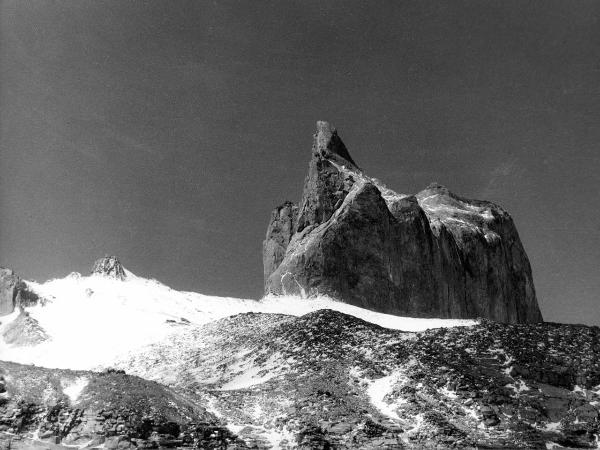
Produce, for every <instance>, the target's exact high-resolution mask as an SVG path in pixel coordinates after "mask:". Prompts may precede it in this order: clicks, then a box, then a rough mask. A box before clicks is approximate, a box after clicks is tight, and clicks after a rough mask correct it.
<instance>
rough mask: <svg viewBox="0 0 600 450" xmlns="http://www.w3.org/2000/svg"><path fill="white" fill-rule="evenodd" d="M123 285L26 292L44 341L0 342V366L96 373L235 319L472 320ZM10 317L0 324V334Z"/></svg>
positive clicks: (141, 283) (79, 283) (112, 282)
mask: <svg viewBox="0 0 600 450" xmlns="http://www.w3.org/2000/svg"><path fill="white" fill-rule="evenodd" d="M126 273H127V278H126V280H125V281H120V280H116V279H113V278H109V277H104V276H101V275H92V276H88V277H73V276H67V277H66V278H63V279H56V280H50V281H48V282H46V283H42V284H38V283H33V282H29V283H28V284H29V286H30V287H31V289H33V290H35V292H37V293H38V294H39V295H40V296H42V297H44V298H46V299H47V301H46V302H42V303H41V304H39V305H35V306H32V307H28V308H26V309H27V311H28V312H29V314H30V316H31V317H32V318H33V319H35V320H36V321H37V322H38V323H39V325H40V326H41V327H42V328H43V329H44V331H45V332H46V333H47V334H48V336H49V337H50V339H49V340H47V341H45V342H42V343H40V344H37V345H35V346H18V345H16V344H14V345H8V344H6V343H5V342H4V341H3V340H2V339H1V338H0V360H5V361H14V362H19V363H23V364H36V365H38V366H43V367H54V368H70V369H82V370H85V369H97V368H103V367H108V366H110V364H111V363H112V362H114V361H115V360H116V359H118V358H119V357H121V356H124V355H126V354H129V353H131V352H134V351H136V350H139V349H141V348H142V347H144V346H146V345H148V344H152V343H155V342H159V341H162V340H164V339H165V338H166V337H167V336H168V335H172V334H178V333H181V331H183V330H185V329H187V327H189V326H194V325H201V324H204V323H207V322H210V321H214V320H218V319H221V318H223V317H227V316H231V315H234V314H239V313H246V312H257V313H275V314H289V315H294V316H302V315H304V314H307V313H310V312H313V311H317V310H320V309H333V310H336V311H339V312H342V313H345V314H349V315H352V316H354V317H357V318H360V319H363V320H365V321H368V322H371V323H374V324H377V325H380V326H382V327H386V328H391V329H395V330H404V331H411V332H416V331H424V330H427V329H429V328H439V327H454V326H470V325H474V324H476V323H477V322H476V321H474V320H454V319H416V318H409V317H398V316H394V315H390V314H382V313H377V312H374V311H369V310H366V309H363V308H359V307H356V306H352V305H348V304H346V303H341V302H337V301H334V300H332V299H330V298H326V297H319V298H308V299H307V298H300V297H293V296H272V297H266V298H264V299H262V300H249V299H238V298H226V297H214V296H207V295H202V294H197V293H194V292H180V291H176V290H174V289H171V288H169V287H168V286H165V285H164V284H161V283H159V282H158V281H155V280H147V279H145V278H141V277H137V276H135V275H134V274H132V273H131V272H129V271H126ZM13 316H14V317H16V314H13V315H11V316H5V317H2V318H0V322H2V325H0V333H1V331H2V328H3V327H5V326H6V325H7V324H8V323H9V322H10V321H11V320H13V319H14V317H13Z"/></svg>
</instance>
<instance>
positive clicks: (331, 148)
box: [313, 120, 358, 168]
mask: <svg viewBox="0 0 600 450" xmlns="http://www.w3.org/2000/svg"><path fill="white" fill-rule="evenodd" d="M313 151H314V152H315V153H318V154H320V155H322V156H324V157H327V158H332V159H338V158H337V157H339V158H342V159H344V160H345V161H347V162H348V163H350V164H352V165H353V166H354V167H356V168H358V166H357V165H356V163H355V162H354V160H353V159H352V157H351V156H350V153H349V152H348V149H347V148H346V146H345V145H344V143H343V142H342V140H341V139H340V137H339V136H338V134H337V130H336V129H335V127H334V126H333V125H331V124H330V123H329V122H324V121H321V120H319V121H318V122H317V132H316V133H315V136H314V144H313ZM338 162H341V163H342V164H344V162H343V161H338ZM346 165H347V163H346Z"/></svg>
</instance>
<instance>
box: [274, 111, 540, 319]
mask: <svg viewBox="0 0 600 450" xmlns="http://www.w3.org/2000/svg"><path fill="white" fill-rule="evenodd" d="M263 261H264V276H265V292H266V293H267V294H269V293H270V294H294V295H300V296H302V297H307V296H313V295H317V296H318V295H327V296H331V297H333V298H336V299H339V300H341V301H344V302H349V303H351V304H353V305H357V306H360V307H363V308H368V309H372V310H375V311H381V312H385V313H390V314H398V315H410V316H417V317H446V318H476V317H482V318H487V319H491V320H496V321H500V322H509V323H535V322H540V321H542V315H541V312H540V309H539V307H538V303H537V299H536V295H535V288H534V285H533V279H532V275H531V267H530V265H529V260H528V259H527V255H526V254H525V250H524V249H523V245H522V244H521V241H520V239H519V235H518V233H517V229H516V227H515V225H514V223H513V220H512V219H511V217H510V215H509V214H508V213H507V212H506V211H504V210H503V209H502V208H501V207H500V206H498V205H496V204H494V203H491V202H487V201H479V200H469V199H466V198H463V197H459V196H458V195H455V194H453V193H452V192H450V191H449V190H448V189H447V188H445V187H443V186H440V185H438V184H432V185H430V186H429V187H428V188H427V189H425V190H423V191H421V192H419V193H418V194H416V195H403V194H398V193H396V192H394V191H392V190H391V189H388V188H387V187H385V186H384V185H383V184H382V183H381V182H380V181H378V180H377V179H374V178H370V177H368V176H367V175H366V174H365V173H364V172H363V171H362V170H361V169H360V168H359V167H358V166H357V164H356V163H355V162H354V160H353V159H352V157H351V156H350V154H349V152H348V150H347V149H346V146H345V145H344V143H343V142H342V140H341V139H340V137H339V136H338V134H337V131H336V130H335V128H333V127H332V126H331V125H330V124H328V123H327V122H318V123H317V132H316V134H315V136H314V143H313V147H312V156H311V160H310V163H309V168H308V175H307V177H306V181H305V183H304V191H303V194H302V199H301V201H300V204H299V205H295V204H293V203H291V202H289V201H288V202H285V203H284V204H282V205H281V206H279V207H277V208H276V209H275V210H274V211H273V213H272V215H271V221H270V224H269V227H268V230H267V235H266V239H265V241H264V244H263Z"/></svg>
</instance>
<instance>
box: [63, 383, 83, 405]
mask: <svg viewBox="0 0 600 450" xmlns="http://www.w3.org/2000/svg"><path fill="white" fill-rule="evenodd" d="M89 381H90V380H89V379H88V378H87V377H79V378H77V379H76V380H75V381H73V382H65V383H63V393H64V394H65V395H66V396H67V397H69V400H71V403H72V404H73V403H75V402H76V401H77V399H78V398H79V396H80V395H81V393H82V392H83V390H84V389H85V387H86V386H87V385H88V383H89Z"/></svg>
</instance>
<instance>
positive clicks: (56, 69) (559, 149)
mask: <svg viewBox="0 0 600 450" xmlns="http://www.w3.org/2000/svg"><path fill="white" fill-rule="evenodd" d="M599 19H600V2H597V1H585V0H584V1H548V0H543V1H536V2H530V1H524V0H517V1H507V0H502V1H498V0H493V1H481V0H476V1H468V2H462V1H452V2H447V1H436V2H427V1H421V0H419V1H414V2H406V1H398V0H394V1H390V2H383V1H380V2H370V1H369V2H367V1H365V2H352V1H343V2H333V1H322V0H321V1H314V2H309V1H302V2H291V1H289V2H286V1H275V2H250V1H248V2H214V3H209V2H201V1H198V2H186V1H174V2H165V1H148V0H146V1H122V2H117V1H110V2H107V1H94V2H92V1H81V0H77V1H75V0H73V1H69V2H66V1H39V2H22V1H6V0H3V1H1V3H0V21H1V22H0V26H1V29H0V83H1V84H0V114H1V115H0V143H1V146H0V151H1V159H0V164H1V169H2V171H1V173H2V176H1V178H0V194H1V195H0V211H1V214H0V265H5V266H10V267H12V268H14V269H15V270H17V271H18V272H20V273H21V274H22V275H24V276H25V277H29V278H34V279H38V280H45V279H47V278H51V277H57V276H64V275H66V274H67V273H69V272H70V271H72V270H77V271H81V272H84V273H85V272H87V271H89V268H90V266H91V264H92V262H93V260H94V259H96V258H97V257H100V256H103V255H105V254H117V255H119V256H120V258H121V259H122V261H123V262H124V264H125V265H126V266H127V267H128V268H129V269H131V270H132V271H133V272H135V273H138V274H140V275H143V276H148V277H154V278H157V279H159V280H161V281H163V282H165V283H167V284H168V285H170V286H172V287H174V288H177V289H185V290H195V291H198V292H202V293H206V294H218V295H231V296H241V297H253V298H258V297H259V296H260V295H261V289H262V283H263V282H262V257H261V245H262V240H263V238H264V234H265V231H266V226H267V223H268V220H269V215H270V211H271V209H272V208H273V207H274V206H275V205H277V204H279V203H280V202H282V201H283V200H285V199H291V200H296V201H297V200H298V199H299V197H300V194H301V190H302V183H303V179H304V175H305V171H306V169H307V164H308V160H309V157H310V147H311V141H312V133H313V131H314V127H315V122H316V121H317V120H329V121H331V122H332V123H334V124H335V125H336V126H337V128H338V130H339V133H340V135H341V137H342V138H343V139H344V141H345V143H346V145H347V146H348V148H349V149H350V152H351V154H352V156H353V158H354V159H355V160H356V161H357V163H358V164H359V165H361V166H362V167H363V168H364V169H365V170H366V171H367V173H369V174H371V175H372V176H376V177H377V178H379V179H381V180H382V181H384V182H385V183H386V184H387V185H388V186H389V187H391V188H393V189H395V190H397V191H400V192H405V193H414V192H416V191H419V190H421V189H423V188H424V187H425V186H426V185H427V184H429V183H430V182H431V181H438V182H440V183H442V184H445V185H447V186H448V187H449V188H450V189H451V190H453V191H454V192H456V193H458V194H461V195H464V196H467V197H475V198H482V199H487V200H492V201H494V202H497V203H499V204H501V205H502V206H504V207H505V208H506V209H507V210H508V211H509V212H510V213H511V214H512V216H513V218H514V219H515V222H516V224H517V227H518V229H519V232H520V235H521V239H522V240H523V243H524V246H525V248H526V250H527V252H528V254H529V257H530V260H531V263H532V267H533V273H534V281H535V284H536V288H537V292H538V297H539V302H540V306H541V309H542V312H543V314H544V316H545V318H546V319H547V320H551V321H561V322H579V323H588V324H600V307H599V305H600V298H599V293H600V273H599V272H600V270H599V267H600V190H599V186H600V153H599V151H598V147H599V144H600V20H599Z"/></svg>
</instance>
